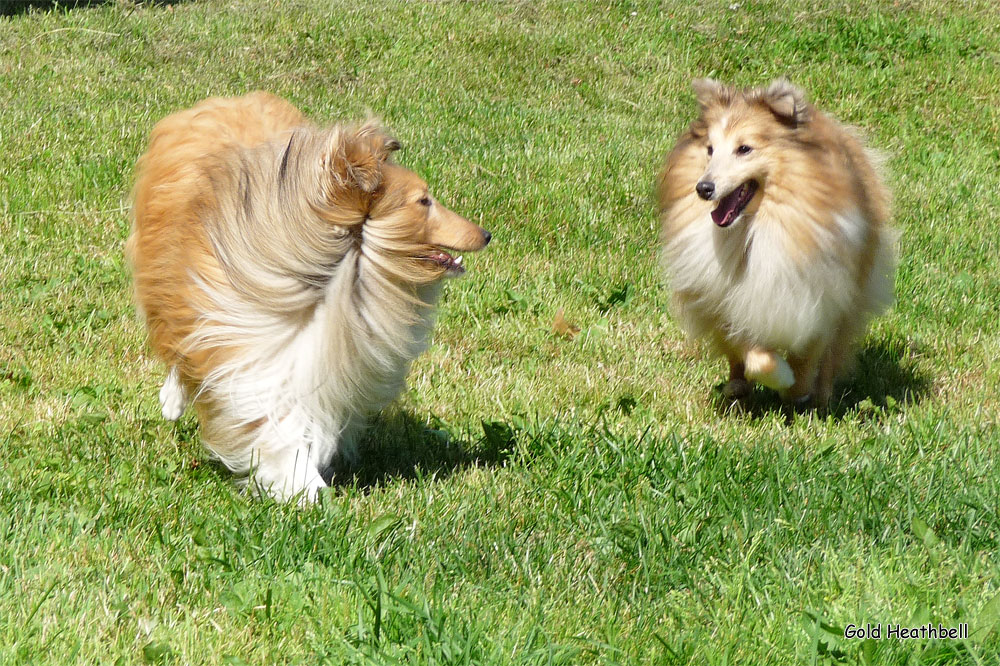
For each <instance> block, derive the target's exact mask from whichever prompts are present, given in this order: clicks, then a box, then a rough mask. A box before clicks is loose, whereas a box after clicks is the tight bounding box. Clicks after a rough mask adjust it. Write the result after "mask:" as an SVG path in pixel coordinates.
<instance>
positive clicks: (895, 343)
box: [712, 338, 931, 423]
mask: <svg viewBox="0 0 1000 666" xmlns="http://www.w3.org/2000/svg"><path fill="white" fill-rule="evenodd" d="M913 354H914V350H913V349H912V348H911V347H910V346H909V343H908V342H907V341H905V340H902V339H899V338H892V339H888V340H879V341H875V342H871V343H869V344H868V345H866V346H865V347H863V348H861V349H860V350H859V351H858V354H857V356H856V363H855V369H854V373H853V375H851V376H850V377H848V379H847V380H846V381H844V382H839V383H838V384H837V385H836V386H835V387H834V391H833V398H832V399H831V400H830V404H829V406H828V407H827V408H826V409H825V410H823V409H813V408H805V409H797V408H794V407H792V406H790V405H787V404H784V403H782V402H781V400H780V399H779V398H778V394H777V393H775V392H774V391H771V390H768V389H765V388H761V387H754V390H753V392H752V393H751V394H750V395H749V396H748V397H747V398H745V399H743V400H739V401H733V400H729V399H727V398H725V397H723V395H722V392H721V390H720V389H721V388H722V385H721V384H720V385H719V386H717V387H716V389H715V390H714V391H713V394H712V399H713V401H714V403H715V408H716V409H717V410H718V411H719V412H721V413H724V414H731V413H737V414H746V415H748V416H750V417H751V418H764V417H766V416H769V415H772V414H776V413H778V414H782V415H783V416H784V417H785V421H786V422H787V423H791V422H792V421H793V420H794V419H795V414H796V413H797V412H808V411H816V412H817V413H820V414H823V413H825V414H828V415H830V416H832V417H833V418H835V419H837V420H840V419H842V418H844V417H845V416H847V415H848V414H851V413H855V412H859V411H883V410H888V411H891V410H894V409H903V408H905V407H906V406H907V405H912V404H916V403H918V402H920V400H921V399H922V398H923V396H924V395H926V394H927V392H928V390H930V387H931V379H930V377H928V376H927V375H926V374H924V373H922V372H921V371H920V370H919V369H918V368H917V367H916V365H915V363H914V362H913V360H912V358H911V356H912V355H913Z"/></svg>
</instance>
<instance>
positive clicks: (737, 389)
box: [722, 379, 750, 400]
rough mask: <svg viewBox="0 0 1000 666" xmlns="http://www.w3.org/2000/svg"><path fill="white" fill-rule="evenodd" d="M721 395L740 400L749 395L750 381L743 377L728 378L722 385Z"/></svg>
mask: <svg viewBox="0 0 1000 666" xmlns="http://www.w3.org/2000/svg"><path fill="white" fill-rule="evenodd" d="M722 395H723V397H725V398H727V399H729V400H740V399H742V398H745V397H747V396H748V395H750V382H748V381H747V380H745V379H730V380H729V381H728V382H726V384H725V385H724V386H723V387H722Z"/></svg>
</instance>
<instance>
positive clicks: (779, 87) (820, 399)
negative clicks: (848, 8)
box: [658, 79, 895, 405]
mask: <svg viewBox="0 0 1000 666" xmlns="http://www.w3.org/2000/svg"><path fill="white" fill-rule="evenodd" d="M694 89H695V93H696V97H697V100H698V104H699V107H700V114H699V116H698V118H697V119H696V120H695V121H694V122H693V123H692V124H691V126H690V127H689V128H688V129H687V131H686V132H684V134H683V135H682V136H681V137H680V139H679V141H678V143H677V145H676V147H674V149H673V151H672V152H671V153H670V155H669V156H668V158H667V162H666V165H665V167H664V169H663V172H662V174H661V175H660V180H659V183H658V197H659V204H660V216H661V220H662V225H663V226H662V242H663V254H662V258H663V264H664V266H665V267H666V271H667V274H668V278H669V281H670V285H671V287H672V289H673V292H674V302H675V305H676V308H677V311H678V313H679V315H680V318H681V320H682V321H683V323H684V325H685V328H686V329H687V330H688V331H689V333H691V334H692V335H694V336H697V337H702V338H706V339H707V340H708V341H709V342H710V343H711V345H712V346H713V347H714V348H715V349H716V350H717V351H718V352H720V353H721V354H723V355H725V356H726V358H727V359H728V360H729V382H728V384H726V386H725V389H724V393H725V394H726V395H728V396H731V397H741V396H743V395H745V394H747V393H748V391H749V388H750V385H749V383H748V381H756V382H759V383H761V384H763V385H765V386H769V387H771V388H774V389H777V390H779V391H780V392H781V394H782V396H783V398H785V399H787V400H789V401H794V402H797V403H805V402H807V401H808V400H809V399H810V398H811V399H812V400H813V402H814V403H815V404H817V405H824V404H826V403H827V402H828V401H829V399H830V395H831V391H832V385H833V381H834V379H835V378H836V377H837V376H838V375H839V374H840V373H841V372H842V371H843V370H844V369H845V367H846V366H847V365H848V363H847V362H848V361H849V360H850V356H851V354H850V350H851V346H852V343H853V342H854V341H855V340H856V339H857V337H858V336H859V335H861V334H862V333H863V332H864V330H865V328H866V325H867V323H868V321H869V319H870V318H871V317H872V316H873V315H876V314H878V313H880V312H882V311H883V310H884V309H885V308H886V307H887V306H888V304H889V303H890V302H891V300H892V280H893V270H894V262H895V259H894V245H895V236H894V234H893V232H892V231H891V229H889V228H888V219H889V193H888V191H887V190H886V188H885V186H884V185H883V184H882V181H881V179H880V178H879V175H878V173H877V171H876V168H875V166H874V165H875V162H876V160H874V159H873V158H872V156H871V155H870V154H869V153H868V152H867V151H866V150H865V148H864V146H863V145H862V143H861V141H860V140H859V139H858V137H857V136H855V134H854V133H852V132H851V131H849V130H847V129H845V128H844V127H842V126H841V125H839V124H837V123H836V122H835V121H834V120H832V119H831V118H829V117H828V116H826V115H824V114H823V113H821V112H820V111H818V110H817V109H816V108H814V107H813V106H812V105H810V104H809V103H807V102H806V99H805V95H804V94H803V92H802V91H801V90H799V89H798V88H796V87H794V86H792V85H791V84H790V83H788V81H786V80H783V79H781V80H777V81H774V82H773V83H772V84H771V85H770V86H768V87H766V88H760V89H755V90H736V89H734V88H731V87H728V86H725V85H722V84H721V83H718V82H716V81H712V80H709V79H702V80H697V81H695V82H694Z"/></svg>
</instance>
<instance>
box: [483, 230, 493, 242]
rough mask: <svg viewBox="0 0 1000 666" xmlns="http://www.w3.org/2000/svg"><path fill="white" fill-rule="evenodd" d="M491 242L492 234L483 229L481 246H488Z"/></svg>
mask: <svg viewBox="0 0 1000 666" xmlns="http://www.w3.org/2000/svg"><path fill="white" fill-rule="evenodd" d="M491 240H493V234H491V233H490V232H488V231H486V229H483V245H489V244H490V241H491Z"/></svg>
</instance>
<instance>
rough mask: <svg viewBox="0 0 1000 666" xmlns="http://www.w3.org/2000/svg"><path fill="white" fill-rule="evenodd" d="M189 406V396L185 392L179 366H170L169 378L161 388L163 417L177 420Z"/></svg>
mask: <svg viewBox="0 0 1000 666" xmlns="http://www.w3.org/2000/svg"><path fill="white" fill-rule="evenodd" d="M185 407H187V396H186V395H185V394H184V386H183V385H182V384H181V380H180V377H179V376H178V373H177V368H170V372H169V373H168V374H167V379H166V380H165V381H164V382H163V388H161V389H160V409H161V410H162V412H163V418H165V419H166V420H168V421H176V420H177V419H179V418H180V417H181V414H183V413H184V408H185Z"/></svg>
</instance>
